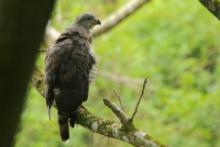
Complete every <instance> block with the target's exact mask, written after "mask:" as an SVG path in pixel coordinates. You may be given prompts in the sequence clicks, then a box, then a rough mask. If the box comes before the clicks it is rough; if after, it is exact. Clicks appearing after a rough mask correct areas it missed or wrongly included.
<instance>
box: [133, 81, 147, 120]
mask: <svg viewBox="0 0 220 147" xmlns="http://www.w3.org/2000/svg"><path fill="white" fill-rule="evenodd" d="M146 84H147V79H146V78H145V79H144V84H143V87H142V90H141V95H140V97H139V99H138V101H137V104H136V106H135V109H134V113H133V114H132V116H131V118H130V120H131V121H133V119H134V117H135V115H136V113H137V110H138V107H139V104H140V102H141V99H142V97H143V95H144V90H145V86H146Z"/></svg>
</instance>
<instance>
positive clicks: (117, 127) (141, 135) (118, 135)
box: [31, 67, 165, 147]
mask: <svg viewBox="0 0 220 147" xmlns="http://www.w3.org/2000/svg"><path fill="white" fill-rule="evenodd" d="M31 82H32V84H33V86H35V88H36V89H37V90H38V91H39V93H40V94H41V95H42V96H44V82H43V74H42V73H41V72H40V70H39V69H38V68H36V67H35V69H34V73H33V76H32V80H31ZM103 101H104V103H105V105H106V106H108V107H109V108H110V109H111V110H112V111H113V112H114V114H116V116H117V117H118V118H119V120H120V121H121V123H117V122H114V121H111V120H104V119H102V118H99V117H97V116H95V115H94V114H92V113H91V112H89V111H88V110H87V109H86V108H84V107H82V108H80V110H79V112H78V117H77V123H78V124H79V125H81V126H82V127H84V128H87V129H89V130H91V131H93V132H95V133H98V134H101V135H104V136H107V137H111V138H115V139H118V140H121V141H124V142H127V143H129V144H132V145H134V146H143V147H165V145H162V144H160V143H159V142H157V141H155V140H154V139H153V138H152V137H151V136H149V135H148V134H146V133H145V132H143V131H140V130H138V129H136V128H135V127H134V125H133V123H132V122H131V121H129V119H128V117H127V116H126V115H125V114H124V113H123V112H122V111H121V110H120V108H118V107H117V106H115V105H114V104H112V103H111V102H110V101H108V100H106V99H104V100H103Z"/></svg>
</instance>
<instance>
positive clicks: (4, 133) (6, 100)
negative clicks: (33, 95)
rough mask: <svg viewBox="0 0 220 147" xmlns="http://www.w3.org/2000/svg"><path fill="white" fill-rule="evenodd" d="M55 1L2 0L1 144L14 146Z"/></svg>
mask: <svg viewBox="0 0 220 147" xmlns="http://www.w3.org/2000/svg"><path fill="white" fill-rule="evenodd" d="M53 4H54V0H37V1H30V0H23V1H19V0H18V1H14V0H1V1H0V49H1V50H0V52H1V53H0V70H1V72H0V73H1V76H0V82H1V84H0V85H1V86H0V93H1V97H0V117H1V121H0V140H1V141H0V146H1V147H10V146H12V145H13V137H14V134H15V133H16V129H17V127H18V122H19V117H20V114H21V112H22V107H23V104H24V96H25V92H26V89H27V83H28V81H29V79H30V76H31V72H32V67H33V64H34V61H35V56H36V53H37V49H38V47H39V45H40V41H41V39H42V37H43V34H44V29H45V26H46V24H47V21H48V18H49V16H50V12H51V10H52V7H53Z"/></svg>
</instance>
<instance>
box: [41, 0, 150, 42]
mask: <svg viewBox="0 0 220 147" xmlns="http://www.w3.org/2000/svg"><path fill="white" fill-rule="evenodd" d="M147 2H150V0H130V1H129V2H128V3H127V4H125V5H124V6H122V7H121V8H119V9H118V10H117V11H116V12H114V13H113V14H111V15H109V16H108V17H107V18H106V19H104V21H103V22H102V25H101V26H100V27H97V28H95V29H94V30H93V32H92V33H93V36H94V37H98V36H100V35H101V34H103V33H106V32H108V31H110V30H111V29H113V28H114V27H116V26H117V25H118V24H119V23H121V22H122V21H123V20H125V19H126V18H128V16H130V15H131V14H133V13H134V12H136V11H137V10H138V9H139V8H141V7H142V6H143V5H144V4H146V3H147ZM59 35H60V32H58V31H57V30H56V29H55V28H53V27H51V26H48V27H47V30H46V35H45V42H46V43H47V44H51V42H54V41H55V40H56V39H57V38H58V36H59Z"/></svg>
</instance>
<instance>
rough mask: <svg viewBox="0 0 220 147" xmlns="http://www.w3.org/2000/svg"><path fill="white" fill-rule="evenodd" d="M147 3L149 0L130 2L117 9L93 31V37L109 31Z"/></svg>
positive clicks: (132, 0)
mask: <svg viewBox="0 0 220 147" xmlns="http://www.w3.org/2000/svg"><path fill="white" fill-rule="evenodd" d="M147 2H150V0H130V1H129V2H128V3H127V4H125V5H124V6H122V7H121V8H120V9H118V10H117V11H116V12H115V13H113V14H111V15H110V16H109V17H107V19H105V20H104V21H103V23H102V26H101V27H98V28H97V29H94V31H93V36H95V37H96V36H99V35H101V34H103V33H106V32H107V31H109V30H111V29H112V28H114V27H115V26H116V25H118V24H119V23H120V22H122V21H123V20H124V19H126V18H127V17H128V16H130V15H131V14H133V13H134V12H136V11H137V10H138V9H139V8H141V7H142V6H143V5H144V4H145V3H147Z"/></svg>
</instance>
